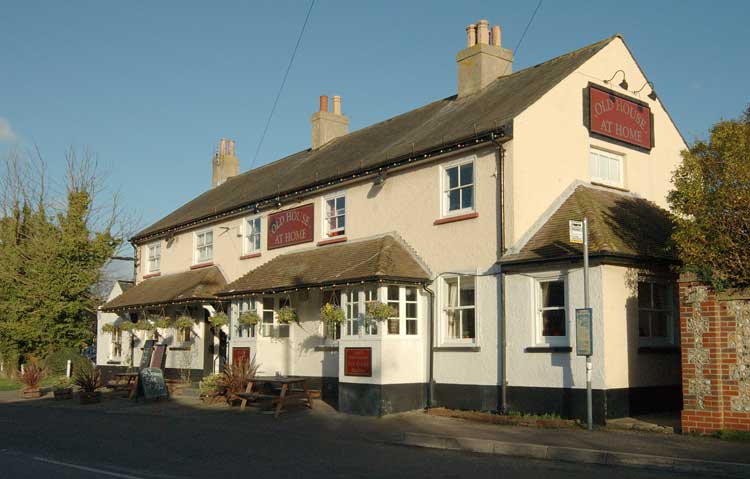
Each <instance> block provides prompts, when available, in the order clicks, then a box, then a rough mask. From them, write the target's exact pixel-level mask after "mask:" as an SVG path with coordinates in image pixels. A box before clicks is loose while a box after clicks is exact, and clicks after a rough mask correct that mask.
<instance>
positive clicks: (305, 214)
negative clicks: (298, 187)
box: [268, 204, 315, 249]
mask: <svg viewBox="0 0 750 479" xmlns="http://www.w3.org/2000/svg"><path fill="white" fill-rule="evenodd" d="M314 217H315V206H314V205H313V204H309V205H304V206H300V207H297V208H292V209H290V210H284V211H279V212H278V213H274V214H272V215H268V249H275V248H283V247H284V246H291V245H293V244H300V243H307V242H309V241H312V240H313V239H314V233H315V228H314V225H313V223H314V221H313V219H314Z"/></svg>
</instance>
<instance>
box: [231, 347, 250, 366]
mask: <svg viewBox="0 0 750 479" xmlns="http://www.w3.org/2000/svg"><path fill="white" fill-rule="evenodd" d="M239 363H248V364H249V363H250V348H232V364H239Z"/></svg>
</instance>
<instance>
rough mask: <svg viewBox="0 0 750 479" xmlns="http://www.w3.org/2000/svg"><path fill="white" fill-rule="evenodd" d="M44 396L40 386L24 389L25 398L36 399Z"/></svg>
mask: <svg viewBox="0 0 750 479" xmlns="http://www.w3.org/2000/svg"><path fill="white" fill-rule="evenodd" d="M40 397H42V390H41V389H39V388H33V389H24V390H23V398H24V399H36V398H40Z"/></svg>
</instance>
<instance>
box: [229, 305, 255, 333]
mask: <svg viewBox="0 0 750 479" xmlns="http://www.w3.org/2000/svg"><path fill="white" fill-rule="evenodd" d="M253 310H255V301H254V300H252V299H243V300H241V301H236V302H235V303H234V304H233V305H232V320H233V321H234V322H235V324H236V327H235V331H237V337H239V338H254V337H255V328H256V326H257V325H255V324H250V325H242V324H240V322H239V319H240V315H241V314H242V313H244V312H247V311H253Z"/></svg>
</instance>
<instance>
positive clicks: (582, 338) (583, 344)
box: [576, 308, 594, 356]
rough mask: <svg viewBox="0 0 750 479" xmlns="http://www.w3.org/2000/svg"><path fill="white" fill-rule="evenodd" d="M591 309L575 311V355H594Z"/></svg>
mask: <svg viewBox="0 0 750 479" xmlns="http://www.w3.org/2000/svg"><path fill="white" fill-rule="evenodd" d="M592 326H593V325H592V321H591V308H579V309H576V355H577V356H591V355H592V354H594V344H593V334H592V331H591V330H592V329H593V328H592Z"/></svg>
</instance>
